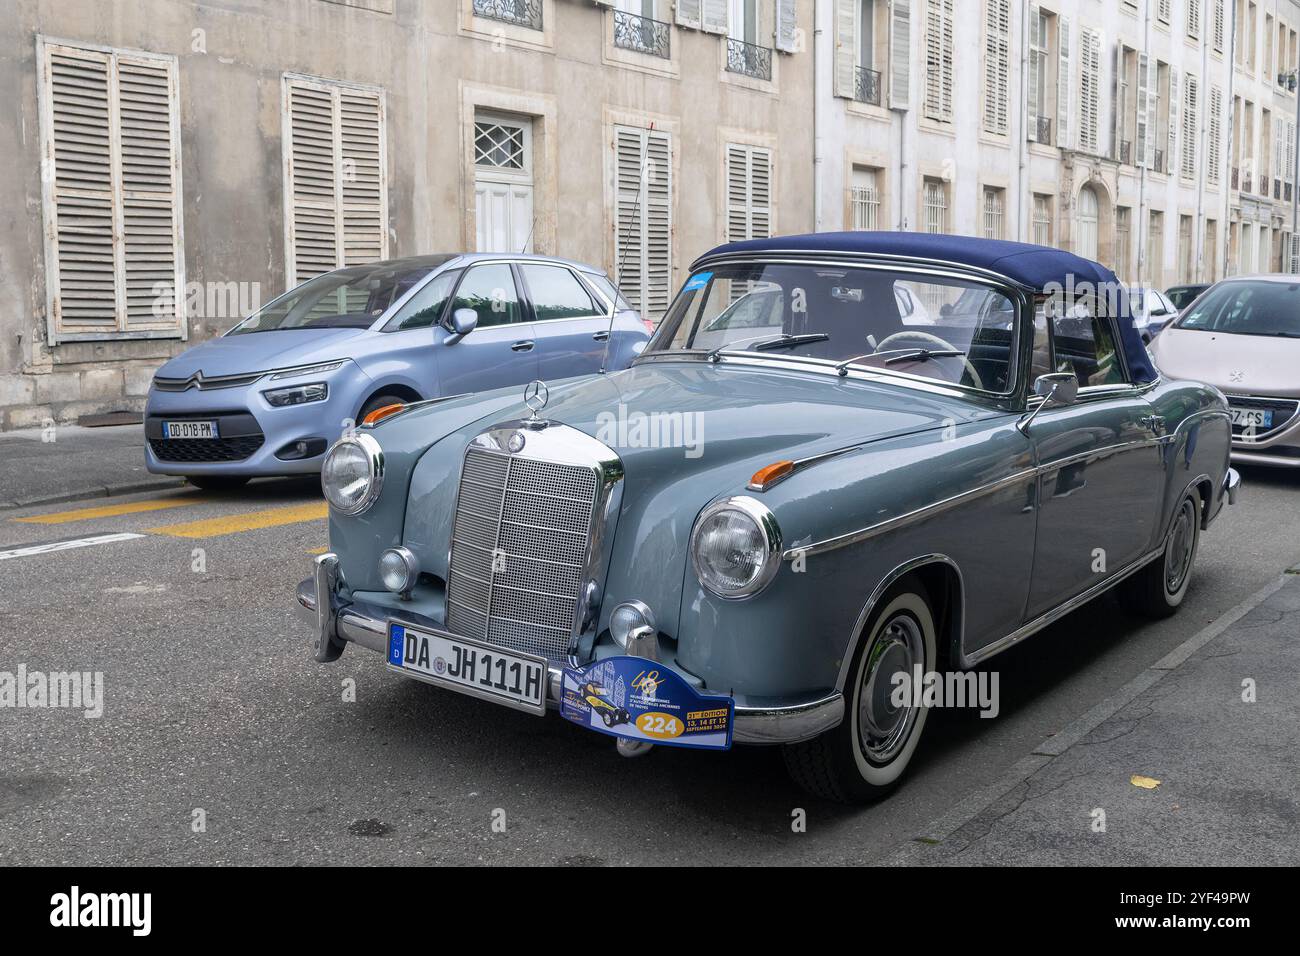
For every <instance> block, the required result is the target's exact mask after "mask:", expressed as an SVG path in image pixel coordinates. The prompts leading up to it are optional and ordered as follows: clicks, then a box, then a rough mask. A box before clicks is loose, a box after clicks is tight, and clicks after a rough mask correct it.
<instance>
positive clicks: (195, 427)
mask: <svg viewBox="0 0 1300 956" xmlns="http://www.w3.org/2000/svg"><path fill="white" fill-rule="evenodd" d="M219 437H221V436H220V435H219V434H218V433H217V423H216V422H214V421H207V422H163V438H211V439H216V438H219Z"/></svg>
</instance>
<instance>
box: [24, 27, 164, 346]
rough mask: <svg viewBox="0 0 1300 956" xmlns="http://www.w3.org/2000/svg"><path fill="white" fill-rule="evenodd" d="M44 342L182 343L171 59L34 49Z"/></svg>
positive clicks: (62, 48) (50, 47)
mask: <svg viewBox="0 0 1300 956" xmlns="http://www.w3.org/2000/svg"><path fill="white" fill-rule="evenodd" d="M38 53H39V59H40V61H41V68H42V75H41V88H42V89H41V120H42V122H41V135H42V152H43V159H44V164H45V176H44V180H45V220H46V223H45V225H46V248H47V267H46V273H47V278H46V281H47V283H48V294H49V318H48V338H49V342H50V344H51V345H53V344H56V343H57V342H59V341H61V340H68V339H76V338H103V337H109V338H111V337H114V336H115V335H120V334H123V333H151V332H152V333H162V334H165V335H167V334H179V335H181V336H182V337H183V336H184V332H185V326H184V305H183V303H184V301H185V292H184V290H185V269H184V261H183V248H182V245H183V243H182V232H181V209H180V184H179V179H180V129H179V120H178V117H177V112H176V104H177V100H178V97H177V85H176V84H177V77H176V61H175V59H173V58H171V57H163V56H153V55H149V54H139V53H126V52H117V51H100V50H86V49H81V48H78V47H70V46H64V45H61V44H52V43H46V42H45V41H44V40H41V41H40V42H39V44H38Z"/></svg>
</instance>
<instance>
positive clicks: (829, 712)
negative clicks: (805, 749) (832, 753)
mask: <svg viewBox="0 0 1300 956" xmlns="http://www.w3.org/2000/svg"><path fill="white" fill-rule="evenodd" d="M843 719H844V695H843V694H841V693H839V692H838V691H836V692H835V693H834V694H829V695H828V696H826V697H823V698H821V699H820V700H810V701H807V702H806V703H801V704H791V705H789V706H786V707H742V706H740V705H737V706H736V717H735V724H734V725H733V726H732V729H731V739H732V741H733V742H735V743H741V744H793V743H798V742H799V741H801V740H811V739H812V738H813V737H816V736H817V735H818V734H821V733H824V732H826V731H828V730H830V729H831V728H832V727H837V726H839V723H840V721H842V720H843Z"/></svg>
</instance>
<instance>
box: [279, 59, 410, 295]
mask: <svg viewBox="0 0 1300 956" xmlns="http://www.w3.org/2000/svg"><path fill="white" fill-rule="evenodd" d="M285 93H286V97H287V100H288V103H287V107H288V122H287V123H286V129H285V133H286V142H285V156H286V171H287V184H286V189H287V190H288V199H289V210H288V217H287V218H288V235H287V237H286V243H285V246H286V273H287V276H288V282H289V285H290V286H294V285H297V284H298V283H300V282H304V281H306V280H307V279H310V278H312V277H314V276H318V275H323V274H324V273H326V272H330V271H332V270H334V269H337V268H340V267H341V266H345V265H355V264H357V263H362V262H372V261H374V260H376V259H384V258H386V257H387V255H388V229H387V220H388V197H387V187H386V171H385V169H384V165H385V163H384V99H383V94H382V93H380V92H378V91H373V90H365V89H360V88H357V87H349V86H345V85H343V84H337V83H330V82H327V81H323V80H308V79H302V78H296V77H295V78H290V77H286V80H285Z"/></svg>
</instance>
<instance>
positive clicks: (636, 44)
mask: <svg viewBox="0 0 1300 956" xmlns="http://www.w3.org/2000/svg"><path fill="white" fill-rule="evenodd" d="M672 35H673V31H672V27H670V26H669V25H668V24H667V23H663V22H662V21H659V20H651V19H650V18H649V17H640V16H637V15H636V14H635V13H626V12H624V11H622V10H615V11H614V46H616V47H619V48H621V49H624V50H634V51H636V52H637V53H648V54H650V55H651V56H657V57H662V58H663V59H665V60H668V59H671V58H672Z"/></svg>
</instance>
